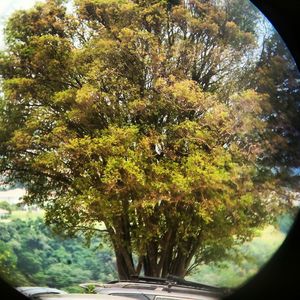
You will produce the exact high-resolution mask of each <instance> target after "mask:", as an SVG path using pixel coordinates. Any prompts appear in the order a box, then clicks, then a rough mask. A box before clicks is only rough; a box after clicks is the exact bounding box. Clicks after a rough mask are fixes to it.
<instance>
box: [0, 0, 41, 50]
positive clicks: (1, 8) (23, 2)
mask: <svg viewBox="0 0 300 300" xmlns="http://www.w3.org/2000/svg"><path fill="white" fill-rule="evenodd" d="M36 2H38V1H37V0H0V48H3V46H4V43H3V25H4V23H5V21H6V20H7V18H8V17H9V16H10V15H11V14H12V13H13V12H14V11H15V10H18V9H28V8H31V7H33V6H34V4H35V3H36Z"/></svg>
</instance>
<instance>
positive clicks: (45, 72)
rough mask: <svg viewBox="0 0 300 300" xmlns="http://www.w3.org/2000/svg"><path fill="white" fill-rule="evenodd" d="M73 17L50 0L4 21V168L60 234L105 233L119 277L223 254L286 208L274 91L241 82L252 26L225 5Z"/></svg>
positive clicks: (102, 10) (179, 270)
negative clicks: (271, 161)
mask: <svg viewBox="0 0 300 300" xmlns="http://www.w3.org/2000/svg"><path fill="white" fill-rule="evenodd" d="M170 4H171V5H170ZM75 8H76V13H75V14H73V15H69V14H67V12H66V8H65V7H64V6H63V4H62V1H58V0H48V1H46V2H45V3H43V4H38V5H37V6H36V7H34V8H33V9H32V10H30V11H19V12H16V13H15V14H14V15H13V16H12V17H11V18H10V20H9V21H8V23H7V27H6V38H7V46H8V50H7V51H4V52H3V53H1V57H0V72H1V75H2V78H3V101H2V102H1V110H0V112H1V113H0V139H1V141H2V143H1V146H0V155H1V162H0V171H1V172H3V173H4V174H5V175H6V178H7V181H15V180H18V181H19V182H21V183H22V184H23V185H24V186H25V187H26V189H27V191H28V193H27V195H26V196H25V197H24V201H25V202H26V203H27V204H33V203H34V204H38V205H40V206H41V207H43V208H44V209H45V211H46V221H47V223H48V225H51V226H52V228H53V230H55V231H56V232H59V233H61V234H62V235H63V234H64V235H76V234H80V233H82V234H84V235H85V237H86V238H87V239H88V240H91V238H92V236H94V235H95V236H97V235H99V234H101V232H102V231H103V230H106V231H107V232H108V234H109V238H110V242H111V243H112V245H113V247H114V250H115V253H116V259H117V261H116V264H117V268H118V272H119V276H120V278H122V279H125V278H128V277H129V276H130V275H131V274H138V273H140V272H141V270H142V267H143V270H144V273H145V274H146V275H152V276H166V275H167V274H168V273H169V274H174V275H179V276H184V275H185V274H186V272H187V269H188V267H189V265H190V264H191V261H192V260H193V261H194V262H195V263H196V264H200V263H204V262H205V263H206V262H209V261H211V260H216V259H220V258H222V257H223V256H224V255H225V254H226V249H228V248H230V247H231V246H232V245H233V244H234V243H235V242H237V241H240V240H247V239H250V238H251V237H252V236H253V232H254V230H255V228H257V227H260V226H263V225H265V224H266V223H268V222H269V221H270V220H272V219H273V218H274V215H275V214H276V212H277V211H278V207H279V206H280V204H281V203H280V202H279V201H278V199H277V198H276V196H277V194H271V196H270V190H272V189H273V188H274V187H279V186H280V184H279V183H280V181H275V179H274V176H273V173H272V169H270V167H269V166H268V169H266V168H264V161H265V160H266V159H265V158H266V157H268V154H269V150H270V147H269V146H270V141H269V140H268V136H267V135H265V132H266V128H267V127H268V126H269V123H268V122H267V118H266V115H267V116H268V114H269V111H268V105H267V103H268V101H269V98H268V94H270V92H269V91H266V90H263V91H262V93H260V92H259V91H258V89H257V86H256V85H254V86H251V88H248V87H249V86H250V84H249V82H247V84H245V86H242V87H241V83H240V78H241V75H240V74H244V73H245V68H247V62H248V59H249V57H251V55H249V51H250V52H251V51H252V50H254V49H255V35H254V34H253V33H252V32H253V30H252V28H253V26H254V23H255V22H254V20H253V18H254V17H251V18H249V20H250V21H251V22H250V23H249V24H250V25H249V26H250V27H249V26H248V25H247V24H246V23H245V22H244V21H246V20H244V19H243V18H242V19H234V18H233V17H232V14H233V12H230V11H228V12H227V13H226V12H225V11H224V10H223V9H222V7H220V6H218V5H215V4H214V1H189V2H188V3H186V2H185V1H181V2H180V3H178V2H177V1H157V0H155V1H127V0H122V1H117V0H113V1H112V0H110V1H104V0H101V1H100V0H84V1H75ZM231 8H232V7H231ZM240 9H241V7H240ZM241 62H243V63H241ZM247 70H249V69H247ZM270 88H271V90H272V91H273V89H274V87H272V86H271V87H270ZM266 170H267V171H268V172H267V171H266ZM262 174H263V175H262ZM276 180H278V179H277V178H276ZM273 195H274V196H273ZM270 197H273V198H271V199H270ZM101 226H102V227H101ZM103 227H104V228H103ZM32 242H33V241H32ZM25 254H26V253H24V257H23V261H24V263H22V261H21V262H20V263H21V266H23V268H24V266H25V262H26V261H30V260H31V259H32V258H31V257H30V256H29V255H25ZM134 254H136V255H137V256H138V260H137V262H135V261H134V259H133V257H134ZM56 255H57V257H58V259H59V260H64V259H66V258H65V257H64V256H63V255H62V254H61V252H60V250H59V249H57V251H56ZM60 266H61V265H60V261H58V262H56V263H54V264H53V265H52V266H51V268H49V270H48V272H50V273H49V274H48V275H49V276H50V275H51V276H52V278H53V280H54V278H55V276H56V275H57V273H58V270H59V268H60ZM32 267H33V268H34V270H32V271H33V272H35V273H36V274H38V273H39V272H40V271H39V270H40V265H39V263H37V264H36V265H35V266H34V264H32ZM83 274H84V273H83ZM57 276H58V275H57ZM85 276H88V274H86V275H85ZM70 284H73V282H70Z"/></svg>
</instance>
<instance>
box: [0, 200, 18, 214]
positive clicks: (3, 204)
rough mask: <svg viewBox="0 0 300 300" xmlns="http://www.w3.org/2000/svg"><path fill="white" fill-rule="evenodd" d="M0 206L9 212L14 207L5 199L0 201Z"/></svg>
mask: <svg viewBox="0 0 300 300" xmlns="http://www.w3.org/2000/svg"><path fill="white" fill-rule="evenodd" d="M0 208H2V209H5V210H7V211H8V212H9V213H10V214H11V212H12V209H13V208H15V207H14V206H13V205H11V204H10V203H8V202H7V201H0Z"/></svg>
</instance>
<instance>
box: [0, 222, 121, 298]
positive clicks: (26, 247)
mask: <svg viewBox="0 0 300 300" xmlns="http://www.w3.org/2000/svg"><path fill="white" fill-rule="evenodd" d="M0 233H1V235H0V253H1V255H0V269H1V277H3V278H5V279H6V280H7V281H8V282H10V283H11V284H12V285H14V286H21V285H38V286H53V287H57V288H61V289H65V290H68V291H70V292H71V291H72V292H82V289H81V288H80V287H79V286H78V284H80V283H83V282H88V281H99V282H107V281H110V280H113V279H115V278H116V272H115V262H114V258H113V253H112V250H111V249H110V247H109V246H108V245H106V244H104V245H103V246H102V247H101V248H99V244H100V242H102V244H103V241H101V240H99V239H93V240H92V241H91V245H90V248H88V247H87V246H86V244H85V241H84V240H83V239H82V238H75V239H61V238H59V237H57V236H53V234H51V233H50V232H49V229H48V228H47V227H46V226H45V224H44V222H43V221H42V219H40V218H38V219H35V220H28V221H22V220H16V221H11V222H10V223H0Z"/></svg>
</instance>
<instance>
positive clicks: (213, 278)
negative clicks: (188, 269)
mask: <svg viewBox="0 0 300 300" xmlns="http://www.w3.org/2000/svg"><path fill="white" fill-rule="evenodd" d="M283 239H284V235H283V234H282V233H281V232H279V231H278V230H276V229H275V228H274V227H272V226H269V227H267V228H266V229H265V230H263V231H262V232H261V233H260V234H259V235H258V236H257V237H255V238H254V239H253V241H251V242H246V243H243V244H242V245H239V246H235V247H234V248H233V249H231V250H230V252H231V253H230V256H231V257H229V258H228V259H224V260H223V261H221V262H219V263H210V264H206V265H202V266H199V267H197V268H195V269H194V270H193V272H192V274H191V275H189V276H188V279H191V280H196V281H197V282H201V283H206V284H211V285H216V286H223V287H224V286H226V287H237V286H239V285H241V284H243V283H245V281H247V280H248V279H249V278H251V277H252V276H253V275H255V274H256V273H257V272H258V271H259V269H260V268H261V267H262V266H263V265H264V264H265V263H266V262H267V261H268V260H269V259H270V258H271V256H272V255H273V254H274V252H275V251H276V250H277V249H278V247H279V246H280V244H281V243H282V241H283Z"/></svg>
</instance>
